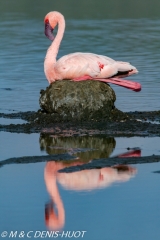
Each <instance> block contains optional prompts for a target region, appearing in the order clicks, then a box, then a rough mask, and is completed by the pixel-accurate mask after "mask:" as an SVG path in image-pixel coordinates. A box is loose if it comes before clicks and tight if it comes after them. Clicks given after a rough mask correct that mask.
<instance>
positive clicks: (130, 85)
mask: <svg viewBox="0 0 160 240" xmlns="http://www.w3.org/2000/svg"><path fill="white" fill-rule="evenodd" d="M86 80H95V81H100V82H106V83H112V84H115V85H119V86H122V87H125V88H128V89H130V90H132V91H135V92H139V91H141V84H140V83H138V82H132V81H129V80H123V79H120V78H116V77H113V78H92V77H90V76H82V77H78V78H74V79H72V81H75V82H79V81H86Z"/></svg>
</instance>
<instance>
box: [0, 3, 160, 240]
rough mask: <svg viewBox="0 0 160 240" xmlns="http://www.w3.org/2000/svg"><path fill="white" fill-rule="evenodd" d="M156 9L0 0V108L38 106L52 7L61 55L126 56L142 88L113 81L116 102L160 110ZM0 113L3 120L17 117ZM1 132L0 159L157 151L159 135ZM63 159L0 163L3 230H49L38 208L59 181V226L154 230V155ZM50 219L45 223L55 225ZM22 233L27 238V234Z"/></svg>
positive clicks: (113, 233)
mask: <svg viewBox="0 0 160 240" xmlns="http://www.w3.org/2000/svg"><path fill="white" fill-rule="evenodd" d="M159 9H160V2H159V1H158V0H153V1H152V4H151V3H150V2H149V1H145V2H144V1H139V0H135V1H128V0H124V1H123V2H120V1H118V0H115V1H112V0H108V1H106V2H104V1H103V0H99V1H95V0H92V1H91V0H88V1H85V0H81V1H80V2H76V6H75V1H74V0H70V2H64V1H62V0H59V1H58V2H54V1H47V0H46V1H41V0H34V2H33V1H29V0H23V1H20V0H15V1H14V2H11V1H9V0H5V1H2V2H1V3H0V32H1V41H0V65H1V71H0V82H1V84H0V112H4V113H12V112H17V111H28V110H33V111H37V110H38V109H39V103H38V100H39V92H40V90H41V89H45V88H46V87H47V86H48V83H47V80H46V79H45V76H44V72H43V61H44V57H45V54H46V50H47V48H48V46H49V44H50V42H49V40H48V39H46V37H45V36H44V33H43V32H44V24H43V18H44V16H45V15H46V13H47V12H49V11H52V10H58V11H60V12H62V13H63V14H64V15H65V17H66V31H65V35H64V39H63V41H62V44H61V47H60V51H59V53H58V58H59V57H61V56H63V55H65V54H68V53H71V52H78V51H80V52H94V53H97V54H102V55H107V56H109V57H111V58H114V59H115V60H122V61H129V62H131V63H132V64H133V65H135V66H136V67H137V68H138V70H139V74H137V75H135V76H133V77H131V78H130V79H133V80H134V81H138V82H140V83H141V84H142V91H141V92H139V93H135V92H132V91H130V90H127V89H124V88H121V87H117V86H114V85H112V87H113V89H114V90H115V92H116V96H117V99H116V107H117V108H119V109H120V110H122V111H134V110H137V111H151V110H159V108H160V106H159V88H160V81H159V58H160V52H159V35H160V28H159V25H160V17H159ZM0 120H1V121H2V122H1V123H3V124H10V123H11V122H12V123H13V121H16V122H14V123H21V122H20V120H13V119H12V120H11V122H10V120H7V119H2V118H1V119H0ZM0 142H1V151H0V152H1V154H0V161H1V162H2V161H3V160H5V159H8V158H12V157H17V158H18V157H22V156H40V155H47V154H57V153H64V152H65V153H69V154H71V155H72V156H77V157H78V159H77V160H76V162H75V163H74V162H72V163H71V164H77V161H79V164H83V163H86V162H88V161H90V160H92V159H94V158H97V159H98V158H103V157H114V156H117V155H119V154H123V153H126V152H127V153H128V152H129V151H128V150H127V149H128V148H130V149H132V148H140V149H141V150H140V151H139V155H141V156H148V155H153V154H157V155H159V154H160V149H159V138H158V137H154V138H140V137H133V138H112V137H110V138H107V137H105V136H103V137H102V136H97V137H94V136H92V137H80V138H54V137H53V136H49V135H44V134H41V135H39V134H30V135H29V134H16V133H14V134H13V133H12V134H11V133H5V132H0ZM63 167H66V163H62V164H56V163H55V162H53V161H52V162H48V164H46V163H43V162H42V163H40V162H39V163H28V164H10V165H8V164H6V165H3V166H1V167H0V173H1V174H0V196H1V198H0V209H1V218H0V233H1V232H2V231H8V233H10V232H11V231H18V232H17V234H18V233H20V232H21V231H25V233H27V231H33V232H31V236H32V238H34V234H35V232H36V231H47V230H48V227H47V224H49V223H48V222H47V220H46V219H45V208H46V211H47V213H50V214H51V212H52V208H51V207H53V206H51V198H53V199H54V201H56V196H58V195H55V192H56V191H57V193H58V194H59V195H60V198H61V202H62V205H61V206H63V208H62V210H63V213H64V218H63V219H62V221H57V224H59V228H60V229H61V231H65V232H67V231H86V233H85V235H84V239H87V240H90V239H92V240H97V239H102V240H103V239H104V240H106V239H113V240H121V239H131V240H132V239H146V240H149V239H155V240H156V239H157V240H158V239H159V236H160V230H159V219H160V204H159V202H160V201H159V200H160V199H159V181H160V176H159V174H158V173H154V172H156V171H159V170H160V164H159V163H154V164H143V165H139V164H138V165H132V166H127V167H126V169H125V171H124V170H123V171H118V170H117V169H113V168H104V169H102V170H100V169H94V170H87V171H81V172H79V173H74V174H71V173H70V174H65V173H58V171H57V170H58V169H61V168H63ZM48 170H49V172H48ZM50 170H51V172H50ZM45 173H46V178H44V174H45ZM50 173H51V174H50ZM77 180H78V181H77ZM55 181H56V182H57V183H56V182H55ZM50 187H51V189H50ZM57 187H58V190H57ZM52 191H53V192H52ZM52 193H53V196H52ZM53 199H52V200H53ZM56 203H57V202H56ZM51 215H52V214H51ZM46 217H47V216H46ZM53 222H54V224H53V225H52V228H51V229H52V230H56V229H58V226H57V228H56V227H55V221H53ZM60 224H61V226H60ZM60 238H62V237H59V238H57V239H60ZM6 239H7V238H6ZM8 239H9V235H8ZM24 239H28V238H27V236H26V235H25V237H24ZM46 239H49V238H46Z"/></svg>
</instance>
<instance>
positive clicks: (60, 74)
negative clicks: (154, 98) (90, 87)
mask: <svg viewBox="0 0 160 240" xmlns="http://www.w3.org/2000/svg"><path fill="white" fill-rule="evenodd" d="M44 23H45V35H46V36H47V37H48V38H49V39H50V40H51V41H52V44H51V46H50V47H49V48H48V51H47V54H46V57H45V62H44V72H45V75H46V78H47V80H48V81H49V83H52V82H54V81H56V80H63V79H70V80H73V81H83V80H98V81H102V82H106V83H113V84H116V85H119V86H122V87H125V88H128V89H131V90H133V91H140V90H141V85H140V84H139V83H137V82H132V81H129V80H128V81H127V80H123V79H122V77H128V76H130V75H132V74H135V73H137V72H138V71H137V69H136V68H135V67H134V66H132V65H131V64H130V63H128V62H120V61H115V60H113V59H111V58H109V57H106V56H102V55H97V54H93V53H81V52H76V53H71V54H68V55H65V56H63V57H61V58H60V59H59V60H58V61H56V57H57V54H58V50H59V46H60V43H61V41H62V38H63V34H64V30H65V20H64V17H63V15H62V14H61V13H59V12H56V11H54V12H49V13H48V14H47V15H46V16H45V18H44ZM57 24H58V32H57V35H56V37H55V38H54V36H53V34H52V32H53V30H54V28H55V27H56V25H57Z"/></svg>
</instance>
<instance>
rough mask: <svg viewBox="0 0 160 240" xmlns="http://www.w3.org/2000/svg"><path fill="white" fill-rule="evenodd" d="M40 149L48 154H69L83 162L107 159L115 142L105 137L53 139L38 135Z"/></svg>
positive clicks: (50, 136) (49, 136)
mask: <svg viewBox="0 0 160 240" xmlns="http://www.w3.org/2000/svg"><path fill="white" fill-rule="evenodd" d="M39 141H40V148H41V150H45V151H46V152H47V153H48V154H58V153H64V152H67V153H70V154H73V155H76V156H77V157H78V158H79V159H81V160H82V161H83V162H86V161H89V160H91V159H93V158H107V157H109V156H110V155H111V153H112V152H113V150H114V148H115V146H116V141H115V139H114V138H113V137H105V136H76V137H54V136H52V135H48V134H41V135H40V140H39Z"/></svg>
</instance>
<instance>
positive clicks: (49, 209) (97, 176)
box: [40, 135, 137, 230]
mask: <svg viewBox="0 0 160 240" xmlns="http://www.w3.org/2000/svg"><path fill="white" fill-rule="evenodd" d="M115 145H116V142H115V140H114V138H105V137H97V136H96V137H86V136H85V137H69V138H61V137H60V138H54V137H52V136H49V135H41V137H40V146H41V149H42V150H46V151H47V152H48V153H50V154H55V153H60V152H64V151H66V152H72V154H74V155H76V156H78V159H76V161H73V160H72V161H69V162H65V161H63V162H62V161H50V162H47V164H46V166H45V170H44V179H45V184H46V188H47V191H48V193H49V195H50V197H51V202H50V203H48V204H46V206H45V222H46V226H47V227H48V228H49V229H52V230H58V229H62V228H63V226H64V224H65V209H64V205H63V201H62V199H61V197H60V194H59V190H58V186H57V182H58V183H59V184H60V185H61V186H63V188H65V189H69V190H73V191H91V190H94V189H99V188H105V187H108V186H110V185H111V184H113V183H116V182H126V181H128V180H130V178H131V177H133V176H134V175H135V174H136V169H135V168H133V167H131V166H127V165H116V166H113V167H104V168H100V169H86V170H82V171H79V172H70V173H67V172H59V170H61V169H64V168H66V167H70V166H77V165H83V164H84V163H86V162H89V161H90V160H91V159H93V158H103V157H104V158H107V157H109V155H110V154H111V153H112V151H113V149H114V148H115ZM77 149H78V151H77ZM79 149H81V150H82V151H83V150H85V149H88V150H87V151H86V152H85V151H84V152H80V150H79ZM71 150H72V151H71ZM130 153H131V154H130V155H131V156H133V155H134V150H133V151H132V152H130ZM127 154H128V153H127ZM136 154H137V153H136ZM124 155H125V153H124V154H122V155H120V156H119V157H121V156H124ZM130 155H127V156H130Z"/></svg>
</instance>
